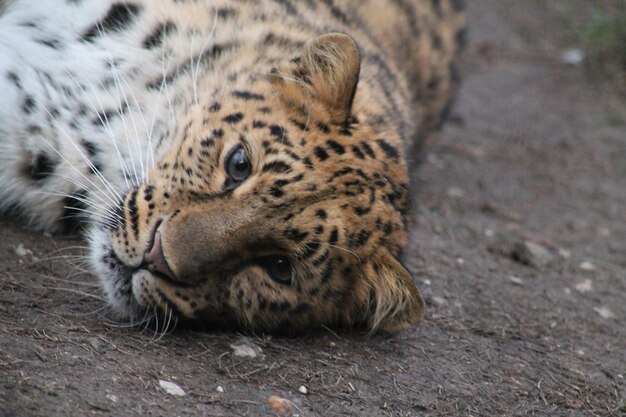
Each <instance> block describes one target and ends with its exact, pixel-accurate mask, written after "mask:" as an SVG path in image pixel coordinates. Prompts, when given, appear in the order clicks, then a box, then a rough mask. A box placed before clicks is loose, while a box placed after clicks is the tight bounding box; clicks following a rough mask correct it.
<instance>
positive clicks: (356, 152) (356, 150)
mask: <svg viewBox="0 0 626 417" xmlns="http://www.w3.org/2000/svg"><path fill="white" fill-rule="evenodd" d="M352 153H353V154H354V156H356V157H357V158H359V159H365V154H363V151H362V150H361V149H360V148H359V147H358V146H356V145H352Z"/></svg>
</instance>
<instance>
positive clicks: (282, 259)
mask: <svg viewBox="0 0 626 417" xmlns="http://www.w3.org/2000/svg"><path fill="white" fill-rule="evenodd" d="M263 263H264V266H265V269H266V270H267V273H268V274H269V276H270V277H272V279H273V280H274V281H276V282H279V283H281V284H289V283H290V282H291V278H292V276H293V270H292V268H291V261H289V258H287V257H286V256H269V257H267V258H265V259H264V262H263Z"/></svg>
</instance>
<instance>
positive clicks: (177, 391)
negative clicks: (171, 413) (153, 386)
mask: <svg viewBox="0 0 626 417" xmlns="http://www.w3.org/2000/svg"><path fill="white" fill-rule="evenodd" d="M159 386H160V387H161V389H162V390H163V391H165V392H167V393H168V394H170V395H174V396H176V397H184V396H185V395H187V393H185V391H184V390H183V389H182V388H181V387H179V386H178V385H176V384H175V383H173V382H169V381H164V380H162V379H160V380H159Z"/></svg>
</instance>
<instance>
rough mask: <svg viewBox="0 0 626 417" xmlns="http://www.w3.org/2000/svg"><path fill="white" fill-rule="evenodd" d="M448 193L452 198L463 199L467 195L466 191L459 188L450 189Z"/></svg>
mask: <svg viewBox="0 0 626 417" xmlns="http://www.w3.org/2000/svg"><path fill="white" fill-rule="evenodd" d="M447 193H448V197H450V198H461V197H463V196H464V195H465V191H463V190H462V189H460V188H457V187H450V188H448V190H447Z"/></svg>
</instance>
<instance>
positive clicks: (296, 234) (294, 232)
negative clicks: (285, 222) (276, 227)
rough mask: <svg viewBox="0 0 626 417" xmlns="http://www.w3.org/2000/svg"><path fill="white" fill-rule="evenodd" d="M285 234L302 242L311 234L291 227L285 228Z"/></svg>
mask: <svg viewBox="0 0 626 417" xmlns="http://www.w3.org/2000/svg"><path fill="white" fill-rule="evenodd" d="M283 234H284V235H285V237H286V238H287V239H289V240H293V241H294V242H302V241H303V240H304V238H306V237H307V236H308V235H309V233H308V232H303V231H300V230H298V229H291V228H290V229H287V230H285V232H284V233H283Z"/></svg>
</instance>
